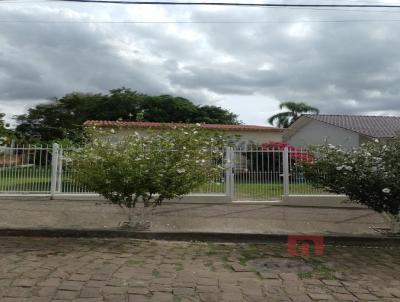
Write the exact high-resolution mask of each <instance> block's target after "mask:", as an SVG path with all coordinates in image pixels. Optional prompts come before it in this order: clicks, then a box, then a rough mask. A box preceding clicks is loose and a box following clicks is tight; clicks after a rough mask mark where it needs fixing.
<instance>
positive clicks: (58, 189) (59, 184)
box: [56, 147, 63, 193]
mask: <svg viewBox="0 0 400 302" xmlns="http://www.w3.org/2000/svg"><path fill="white" fill-rule="evenodd" d="M58 150H59V151H58V162H57V186H56V192H57V193H61V190H62V157H63V148H62V147H59V149H58Z"/></svg>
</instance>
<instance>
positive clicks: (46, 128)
mask: <svg viewBox="0 0 400 302" xmlns="http://www.w3.org/2000/svg"><path fill="white" fill-rule="evenodd" d="M91 119H92V120H93V119H97V120H112V121H115V120H121V119H122V120H132V121H134V120H140V121H147V122H175V123H197V122H205V123H216V124H237V123H238V120H237V115H235V114H233V113H231V112H230V111H228V110H225V109H222V108H220V107H216V106H196V105H195V104H193V103H192V102H191V101H190V100H187V99H185V98H182V97H174V96H170V95H161V96H150V95H146V94H141V93H138V92H136V91H132V90H130V89H127V88H119V89H113V90H110V92H109V93H108V94H91V93H78V92H76V93H71V94H67V95H65V96H63V97H61V98H58V99H57V98H56V99H53V100H51V102H49V103H46V104H39V105H37V106H36V107H33V108H30V109H29V110H28V113H27V114H23V115H19V116H17V117H16V120H17V123H18V126H17V128H16V131H17V132H18V133H20V135H22V136H23V137H25V138H26V140H28V141H30V142H46V143H48V142H51V141H55V140H64V139H67V140H70V141H74V142H79V141H80V140H81V139H82V128H83V123H84V122H85V121H86V120H91Z"/></svg>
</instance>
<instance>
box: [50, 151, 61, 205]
mask: <svg viewBox="0 0 400 302" xmlns="http://www.w3.org/2000/svg"><path fill="white" fill-rule="evenodd" d="M58 157H59V146H58V144H53V151H52V154H51V185H50V195H51V198H53V197H54V195H55V194H56V192H57V173H58Z"/></svg>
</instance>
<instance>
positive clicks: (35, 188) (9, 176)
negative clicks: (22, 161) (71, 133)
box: [0, 166, 323, 200]
mask: <svg viewBox="0 0 400 302" xmlns="http://www.w3.org/2000/svg"><path fill="white" fill-rule="evenodd" d="M50 182H51V167H50V166H30V167H19V168H11V169H0V192H37V193H40V192H49V191H50ZM62 192H84V190H83V189H82V188H81V187H80V186H78V185H77V184H76V183H74V181H73V179H72V177H71V176H70V175H68V176H66V175H65V174H64V175H63V178H62ZM224 192H225V185H224V183H215V182H210V183H208V184H206V185H203V186H201V187H199V188H198V189H196V190H194V193H221V194H222V193H224ZM290 193H292V194H307V193H313V194H321V193H323V191H321V190H317V189H314V188H313V187H312V186H311V185H310V184H308V183H295V184H290ZM282 194H283V186H282V183H279V182H270V183H261V182H254V183H241V182H238V181H236V182H235V199H236V200H274V199H276V200H279V199H280V198H281V196H282Z"/></svg>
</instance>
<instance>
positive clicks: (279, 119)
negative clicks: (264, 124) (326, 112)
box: [268, 102, 319, 128]
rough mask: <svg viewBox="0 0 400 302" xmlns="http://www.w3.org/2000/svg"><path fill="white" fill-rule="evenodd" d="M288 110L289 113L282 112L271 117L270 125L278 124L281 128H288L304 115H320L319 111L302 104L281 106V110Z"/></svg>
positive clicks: (287, 103)
mask: <svg viewBox="0 0 400 302" xmlns="http://www.w3.org/2000/svg"><path fill="white" fill-rule="evenodd" d="M283 108H286V109H287V111H284V112H280V113H278V114H275V115H273V116H271V117H270V118H269V119H268V123H270V124H271V125H274V124H276V125H277V126H278V127H280V128H287V127H289V126H290V124H292V123H293V122H294V121H295V120H297V119H298V118H299V117H300V116H301V115H302V114H305V113H316V114H318V113H319V109H318V108H315V107H312V106H310V105H308V104H306V103H302V102H283V103H281V104H280V105H279V109H283Z"/></svg>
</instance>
